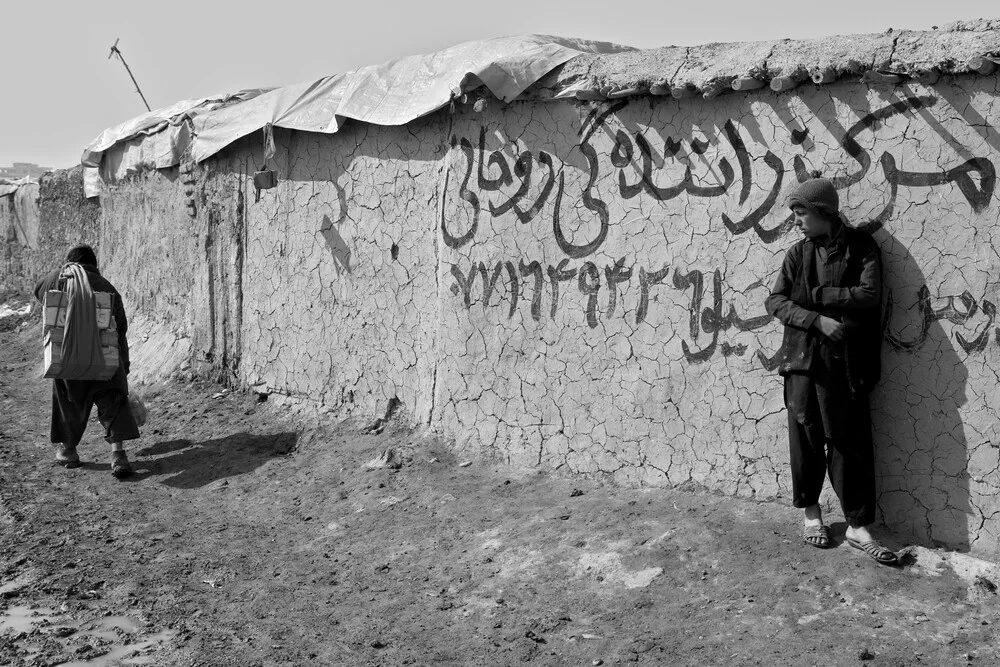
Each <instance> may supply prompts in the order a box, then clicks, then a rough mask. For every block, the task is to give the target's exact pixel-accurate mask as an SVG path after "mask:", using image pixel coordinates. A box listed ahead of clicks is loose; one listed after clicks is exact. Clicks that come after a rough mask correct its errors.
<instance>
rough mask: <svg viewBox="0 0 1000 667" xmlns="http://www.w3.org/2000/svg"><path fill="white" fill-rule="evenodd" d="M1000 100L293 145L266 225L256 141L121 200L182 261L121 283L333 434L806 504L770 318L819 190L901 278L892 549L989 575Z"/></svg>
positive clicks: (457, 117)
mask: <svg viewBox="0 0 1000 667" xmlns="http://www.w3.org/2000/svg"><path fill="white" fill-rule="evenodd" d="M998 92H1000V91H998V85H997V79H995V78H984V77H961V78H958V79H949V80H942V81H941V82H940V83H939V84H937V85H934V86H931V87H923V86H920V85H916V84H907V85H900V86H897V87H895V88H882V89H878V88H868V87H866V86H863V85H859V84H857V83H847V82H845V83H842V84H834V85H831V86H826V87H823V88H816V87H813V86H806V87H801V88H799V89H796V91H794V92H793V93H784V94H775V93H772V92H769V91H766V92H755V93H751V94H748V95H742V94H740V95H728V96H723V97H719V98H717V99H713V100H702V99H694V100H683V101H680V102H678V101H677V100H674V99H672V98H660V97H641V98H633V99H629V100H620V101H616V102H605V103H575V104H572V103H545V102H519V103H514V104H511V105H501V104H499V103H496V102H493V103H492V104H490V105H489V106H487V107H486V109H485V110H482V111H476V110H475V108H474V107H473V106H472V105H469V106H458V107H457V108H456V109H455V110H454V111H453V112H448V111H445V112H442V113H438V114H434V115H432V116H430V117H428V118H426V119H424V120H421V121H419V122H415V123H411V124H410V125H408V126H406V127H401V128H381V127H376V126H367V125H362V124H348V125H347V126H346V128H345V129H343V130H342V131H341V132H339V133H338V134H336V135H333V136H324V135H313V134H306V133H291V132H282V131H277V132H276V134H275V140H276V143H277V145H278V154H277V156H276V157H275V160H274V163H273V164H272V166H273V167H275V168H276V169H277V171H278V174H279V177H280V183H279V185H278V187H277V188H275V189H273V190H266V191H261V192H260V193H259V200H258V193H255V192H254V190H253V188H252V186H251V185H250V177H251V175H252V172H253V171H254V170H255V168H257V167H258V166H259V165H262V164H263V156H262V155H261V153H260V148H259V147H260V145H261V141H260V137H249V138H247V139H246V140H243V141H241V142H240V143H238V144H235V145H234V146H232V147H230V149H228V150H227V151H226V152H224V153H223V154H221V155H220V156H218V157H216V158H213V159H212V160H210V161H208V162H206V163H204V164H203V165H200V166H198V167H197V168H194V169H193V171H192V170H191V168H190V167H188V168H187V169H188V172H187V173H188V176H186V177H185V176H184V174H183V173H182V174H179V175H177V177H176V178H168V176H167V175H163V174H154V175H150V176H149V177H148V178H146V179H137V180H135V181H133V182H130V183H124V184H119V185H117V186H114V187H111V188H109V190H108V193H107V194H106V196H104V197H103V206H104V218H105V224H106V225H107V227H108V228H109V229H113V230H115V231H114V233H115V234H118V233H123V234H125V235H126V236H128V237H129V238H131V236H129V235H133V234H138V232H135V231H127V230H128V229H129V228H130V226H133V227H134V225H135V224H137V222H138V221H139V220H140V219H141V220H144V221H147V224H148V220H153V221H154V222H153V224H154V225H155V230H156V231H157V233H158V234H160V236H159V237H157V236H156V235H155V234H154V237H153V238H161V239H162V241H161V242H162V244H163V251H164V252H166V250H167V249H168V248H169V249H170V250H171V252H174V251H178V252H179V254H177V255H172V259H171V262H163V263H162V264H155V265H150V264H144V265H143V266H141V267H140V266H139V265H138V264H136V265H134V266H133V265H129V264H128V261H130V260H127V259H124V258H123V262H122V263H121V265H122V266H123V267H124V268H123V270H125V271H135V272H136V273H134V274H133V275H134V277H135V281H134V282H135V287H134V289H135V290H136V292H135V298H136V300H137V303H138V304H139V305H140V306H141V307H142V308H143V309H150V308H155V309H157V311H158V312H160V313H165V312H169V313H171V315H172V317H173V318H174V322H175V324H176V323H183V324H184V326H185V327H186V328H187V329H188V331H189V332H190V335H191V336H192V337H193V338H192V340H193V341H194V347H193V350H194V354H195V356H196V357H197V358H198V359H199V360H201V361H202V362H204V363H207V364H211V365H212V367H213V368H217V369H225V370H226V371H227V372H228V373H229V374H230V375H231V376H232V377H234V378H236V379H238V380H239V381H240V382H244V383H246V384H248V385H251V386H253V387H255V388H256V389H257V390H258V391H261V392H269V393H274V394H283V395H287V396H290V397H293V398H295V399H299V400H306V401H311V402H313V403H314V404H315V405H318V406H320V407H321V408H323V409H325V410H330V411H333V412H335V413H338V414H363V415H377V414H380V413H382V412H384V411H385V410H386V408H387V406H388V405H391V404H392V403H394V401H392V399H397V400H398V401H400V402H401V403H402V405H403V406H404V407H405V409H406V410H407V411H408V412H409V414H410V415H411V416H412V418H413V419H414V421H416V422H419V423H426V424H429V425H431V426H432V427H433V428H435V429H436V430H439V431H441V432H443V433H445V434H447V435H450V436H453V437H454V438H455V439H456V443H457V446H458V447H461V448H465V449H470V450H476V451H478V452H479V453H481V454H483V455H489V456H491V457H495V458H497V459H499V460H503V461H506V462H510V463H513V464H529V465H543V466H549V467H560V468H563V469H567V470H572V471H577V472H581V473H590V474H612V475H614V476H616V477H617V478H619V479H621V480H622V481H625V482H628V483H642V484H653V485H657V484H663V485H667V484H670V485H676V484H684V483H694V484H697V485H701V486H704V487H708V488H711V489H716V490H720V491H723V492H726V493H731V494H734V495H739V496H744V497H760V498H774V497H787V496H788V494H789V490H788V475H787V458H788V454H787V445H786V435H785V433H786V422H785V414H784V408H783V405H782V396H781V394H782V392H781V381H780V379H779V378H778V377H777V376H776V375H775V374H774V371H773V368H774V365H775V359H776V355H777V354H778V353H779V345H780V341H781V330H780V325H779V324H778V323H777V322H776V321H774V320H772V319H770V318H769V317H767V316H766V314H765V313H764V310H763V306H762V302H763V300H764V297H765V296H766V295H767V293H768V291H769V287H770V285H771V284H772V282H773V279H774V277H775V275H776V272H777V270H778V267H779V266H780V263H781V260H782V257H783V254H784V251H785V250H786V249H787V248H788V247H789V246H790V245H791V244H792V243H793V242H794V241H795V240H796V239H797V233H796V232H795V231H794V230H793V229H792V228H791V224H790V220H789V218H788V216H787V210H786V209H785V208H784V206H783V199H784V194H785V193H786V192H787V191H788V190H789V189H790V188H791V187H792V186H793V185H794V184H795V183H797V182H798V181H799V180H800V179H803V178H805V175H806V173H807V172H808V171H809V170H812V169H820V170H822V171H823V172H824V174H825V175H827V176H830V177H833V178H834V179H835V180H836V182H837V184H838V187H839V189H840V194H841V199H842V204H843V208H844V210H845V212H846V214H847V217H848V218H849V219H850V220H851V221H852V222H853V223H854V224H857V225H860V226H864V227H866V228H867V229H869V230H870V231H872V233H873V235H874V237H875V238H876V240H877V241H878V243H879V244H880V246H881V248H882V251H883V256H884V265H885V284H886V287H887V299H886V301H887V303H886V313H887V314H886V320H885V322H886V327H885V345H884V355H883V357H884V361H883V367H884V372H883V381H882V383H881V384H880V385H879V387H878V388H877V389H876V391H875V392H874V394H873V397H872V403H873V409H874V422H875V431H876V447H877V450H878V454H877V457H878V462H877V466H878V479H879V485H880V512H881V520H883V521H884V522H886V523H887V524H890V525H892V526H894V527H896V528H897V529H900V530H903V531H906V532H910V533H912V534H913V535H914V536H915V537H916V538H917V539H920V540H922V541H925V542H935V543H941V544H946V545H948V546H951V547H955V548H960V549H972V550H973V551H976V552H979V553H983V554H987V555H989V554H995V553H997V549H998V547H1000V514H998V512H1000V501H998V491H1000V470H998V465H1000V449H998V446H1000V426H998V424H1000V420H998V418H1000V409H998V407H997V400H998V398H1000V396H998V393H1000V389H998V380H1000V327H998V323H997V321H996V304H997V303H998V300H1000V256H998V254H997V251H996V250H995V248H996V247H998V246H1000V201H998V195H997V193H996V174H995V166H996V165H997V164H998V163H1000V135H998V132H997V126H998V125H1000V122H998V121H1000V107H998V101H997V99H998V97H997V96H998ZM480 106H481V105H480ZM183 169H184V168H182V171H183ZM144 188H145V189H144ZM143 206H148V212H146V213H143V214H142V215H139V213H137V211H139V210H143V211H147V209H143V208H142V207H143ZM161 219H162V220H161ZM157 220H160V221H157ZM171 221H174V222H171ZM173 224H176V225H179V227H178V228H172V227H171V225H173ZM189 239H193V240H189ZM129 243H130V244H131V245H128V247H129V248H131V250H130V252H135V251H138V250H139V249H142V248H146V247H147V246H146V245H144V244H145V243H146V242H144V241H143V240H142V239H141V238H139V237H138V236H135V239H134V243H132V242H131V241H130V242H129ZM123 247H124V246H123ZM147 254H148V253H147ZM154 255H155V253H154ZM134 261H138V260H137V259H136V260H134ZM144 261H145V260H144ZM183 262H190V264H184V263H183ZM174 266H182V267H183V266H186V267H187V268H189V269H190V271H185V270H183V269H182V270H181V271H180V272H179V274H178V270H177V269H176V268H172V267H174ZM168 276H169V279H168V278H167V277H168ZM188 290H190V291H188Z"/></svg>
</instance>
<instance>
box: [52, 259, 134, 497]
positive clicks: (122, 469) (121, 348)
mask: <svg viewBox="0 0 1000 667" xmlns="http://www.w3.org/2000/svg"><path fill="white" fill-rule="evenodd" d="M66 262H67V264H66V266H64V267H62V268H59V269H55V270H54V271H52V272H50V273H49V274H48V275H46V276H45V277H44V278H42V279H41V280H40V281H39V282H38V284H37V285H36V286H35V297H36V298H37V299H38V300H39V301H42V302H43V303H44V299H45V296H46V293H47V292H49V291H50V290H57V289H59V287H60V284H61V283H62V284H64V283H65V281H66V275H67V273H68V272H67V269H70V268H72V269H73V270H74V271H76V275H77V276H78V278H80V279H84V280H86V281H87V282H88V283H89V289H90V290H92V291H93V292H104V293H110V294H111V295H112V306H111V310H112V312H111V314H112V316H113V317H114V323H115V326H116V328H117V347H118V360H119V363H118V366H117V370H114V371H113V375H111V376H110V378H109V379H104V380H95V379H59V378H56V379H53V380H52V425H51V440H52V442H53V443H55V444H57V445H59V446H58V448H57V450H56V462H57V463H59V464H60V465H63V466H65V467H67V468H76V467H78V466H80V465H81V463H80V456H79V454H78V453H77V445H79V444H80V441H81V440H82V439H83V433H84V431H85V430H86V428H87V421H88V420H89V419H90V412H91V410H92V409H93V408H94V406H97V418H98V420H99V421H100V422H101V425H102V426H103V427H104V431H105V438H104V439H105V440H106V441H107V442H109V443H110V444H111V473H112V474H113V475H114V476H115V477H117V478H119V479H121V478H124V477H128V476H129V475H131V474H132V473H133V469H132V465H131V464H130V463H129V460H128V456H127V455H126V453H125V448H124V444H123V443H124V441H126V440H135V439H137V438H138V437H139V427H138V426H137V424H136V421H135V417H134V416H133V414H132V409H131V407H130V406H129V401H128V393H129V390H128V380H127V375H128V372H129V354H128V338H127V332H128V319H127V318H126V316H125V307H124V306H123V305H122V299H121V295H119V294H118V290H117V289H115V286H114V285H112V284H111V282H110V281H108V280H107V279H106V278H105V277H104V276H102V275H101V272H100V270H98V268H97V256H96V254H95V253H94V250H93V248H91V247H90V246H88V245H78V246H75V247H73V248H71V249H70V251H69V253H68V254H67V255H66ZM72 265H78V266H72ZM81 269H82V270H81ZM84 272H85V274H86V275H85V277H84V275H83V273H84Z"/></svg>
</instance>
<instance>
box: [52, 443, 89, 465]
mask: <svg viewBox="0 0 1000 667" xmlns="http://www.w3.org/2000/svg"><path fill="white" fill-rule="evenodd" d="M56 463H57V464H59V465H61V466H62V467H64V468H79V467H80V466H81V465H83V464H82V463H80V455H79V454H77V453H76V447H59V448H58V449H56Z"/></svg>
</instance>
